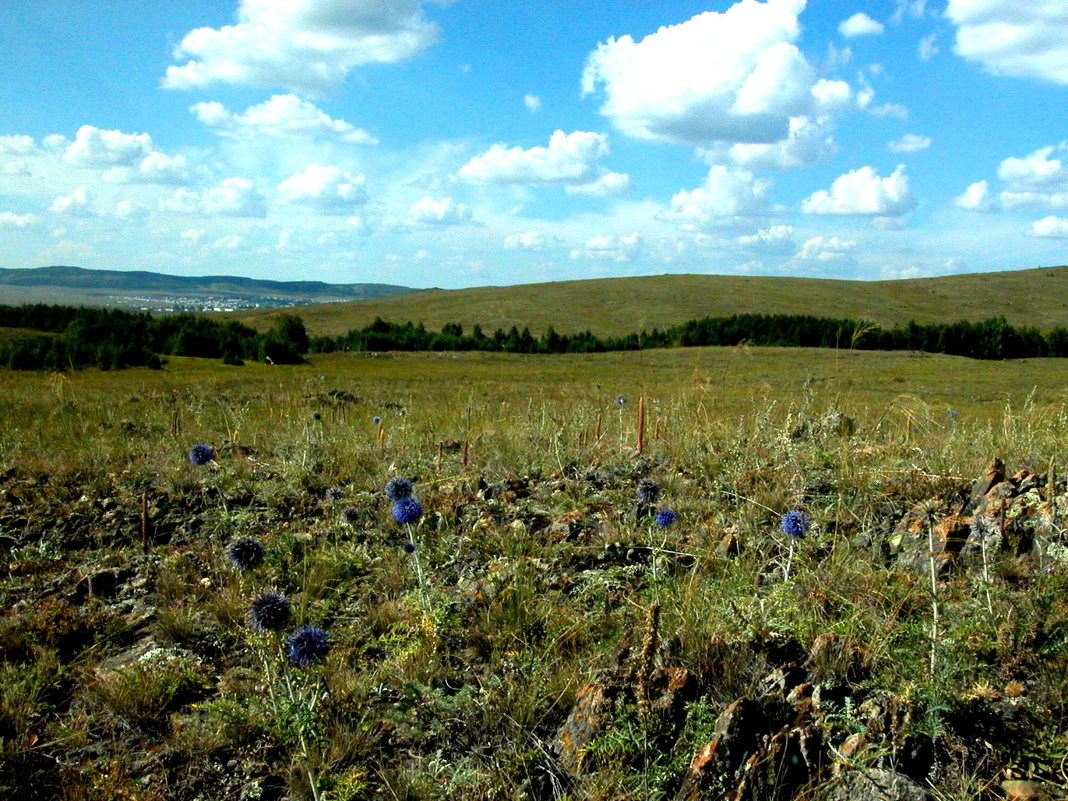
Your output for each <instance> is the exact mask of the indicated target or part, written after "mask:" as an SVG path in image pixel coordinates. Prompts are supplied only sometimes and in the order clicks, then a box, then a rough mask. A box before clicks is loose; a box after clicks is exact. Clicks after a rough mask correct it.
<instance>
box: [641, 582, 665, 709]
mask: <svg viewBox="0 0 1068 801" xmlns="http://www.w3.org/2000/svg"><path fill="white" fill-rule="evenodd" d="M659 634H660V604H659V603H655V602H654V603H653V604H651V605H650V606H649V618H648V620H647V622H646V625H645V639H644V640H642V660H641V664H640V665H639V667H638V714H639V715H640V716H641V718H642V720H648V719H649V679H650V678H652V675H653V656H654V655H655V654H656V641H657V637H658V636H659Z"/></svg>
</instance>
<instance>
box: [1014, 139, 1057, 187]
mask: <svg viewBox="0 0 1068 801" xmlns="http://www.w3.org/2000/svg"><path fill="white" fill-rule="evenodd" d="M1055 151H1061V152H1064V151H1068V142H1066V143H1061V144H1060V145H1056V146H1054V145H1049V146H1047V147H1041V148H1039V149H1038V150H1036V151H1034V152H1033V153H1030V154H1028V155H1027V156H1024V157H1023V158H1016V157H1015V156H1010V157H1009V158H1007V159H1005V160H1004V161H1002V162H1001V164H1000V165H999V166H998V178H1000V179H1001V180H1002V181H1005V183H1007V184H1010V185H1011V186H1013V187H1014V188H1035V189H1040V188H1047V187H1056V186H1061V185H1063V184H1066V183H1068V168H1066V167H1065V164H1064V162H1062V161H1061V160H1060V159H1059V158H1050V156H1052V155H1053V153H1054V152H1055Z"/></svg>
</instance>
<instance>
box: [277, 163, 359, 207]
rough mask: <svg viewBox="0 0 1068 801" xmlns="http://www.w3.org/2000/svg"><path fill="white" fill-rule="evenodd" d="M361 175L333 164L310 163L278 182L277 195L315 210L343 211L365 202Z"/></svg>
mask: <svg viewBox="0 0 1068 801" xmlns="http://www.w3.org/2000/svg"><path fill="white" fill-rule="evenodd" d="M364 180H365V179H364V177H363V176H362V175H353V174H352V173H349V172H346V171H344V170H341V169H339V168H337V167H334V166H324V165H320V164H309V165H308V166H307V167H305V168H304V170H303V171H302V172H298V173H295V174H294V175H291V176H289V177H288V178H286V179H285V180H284V181H282V182H281V183H280V184H278V194H279V196H280V197H281V198H282V199H283V200H285V201H287V202H289V203H292V204H295V205H298V206H306V207H309V208H313V209H315V210H317V211H322V212H328V213H336V214H344V213H349V212H351V210H352V208H353V207H354V206H360V205H363V204H364V203H366V202H367V190H366V189H364Z"/></svg>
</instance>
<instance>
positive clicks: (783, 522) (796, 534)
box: [779, 509, 812, 582]
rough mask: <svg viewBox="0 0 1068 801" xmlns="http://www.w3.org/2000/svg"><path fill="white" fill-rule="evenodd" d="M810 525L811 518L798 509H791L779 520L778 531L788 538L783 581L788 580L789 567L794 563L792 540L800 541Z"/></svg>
mask: <svg viewBox="0 0 1068 801" xmlns="http://www.w3.org/2000/svg"><path fill="white" fill-rule="evenodd" d="M811 524H812V520H811V518H810V517H809V516H808V515H807V514H805V513H804V512H803V511H801V510H800V509H791V510H790V511H788V512H786V513H784V514H783V516H782V518H781V519H780V520H779V529H780V530H781V531H782V533H783V534H785V535H786V536H787V537H788V538H789V543H790V550H789V552H788V553H787V555H786V567H785V568H784V569H783V577H782V579H783V581H784V582H785V581H789V580H790V566H791V565H792V564H793V561H794V540H799V539H802V538H803V537H804V536H805V532H807V531H808V528H809V526H810V525H811Z"/></svg>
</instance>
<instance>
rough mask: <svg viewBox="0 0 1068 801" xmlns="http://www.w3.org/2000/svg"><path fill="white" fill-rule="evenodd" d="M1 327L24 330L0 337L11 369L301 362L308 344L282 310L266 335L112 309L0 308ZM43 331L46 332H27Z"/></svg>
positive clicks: (0, 357)
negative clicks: (184, 359) (167, 360)
mask: <svg viewBox="0 0 1068 801" xmlns="http://www.w3.org/2000/svg"><path fill="white" fill-rule="evenodd" d="M0 326H8V327H11V328H14V329H18V330H20V331H23V332H25V333H24V335H22V336H18V337H9V338H6V339H4V340H0V365H2V366H5V367H7V368H9V369H13V370H36V369H46V370H67V369H74V368H80V367H87V366H95V367H100V368H101V369H104V370H117V369H122V368H126V367H149V368H152V369H158V368H160V367H161V366H162V362H161V360H160V355H167V356H197V357H201V358H208V359H222V360H223V363H224V364H228V365H240V364H243V363H244V360H245V359H260V360H269V361H271V362H273V363H275V364H300V363H301V362H303V358H302V357H301V354H303V353H306V352H307V351H308V348H309V345H310V343H309V341H308V335H307V333H306V332H305V330H304V324H303V322H302V321H301V319H300V318H299V317H297V316H295V315H292V314H283V315H281V316H280V317H279V318H278V321H277V323H276V324H275V326H274V327H273V328H272V329H271V330H270V331H269V332H267V333H266V334H259V333H257V332H256V331H255V330H253V329H251V328H249V327H248V326H245V325H242V324H241V323H238V322H235V321H233V320H229V321H219V320H214V319H211V318H208V317H204V316H198V315H192V314H175V315H164V316H160V317H152V316H151V315H149V314H146V313H131V312H125V311H121V310H118V309H93V308H83V307H79V308H73V307H65V306H45V305H40V304H38V305H33V306H0ZM29 332H45V333H29Z"/></svg>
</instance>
